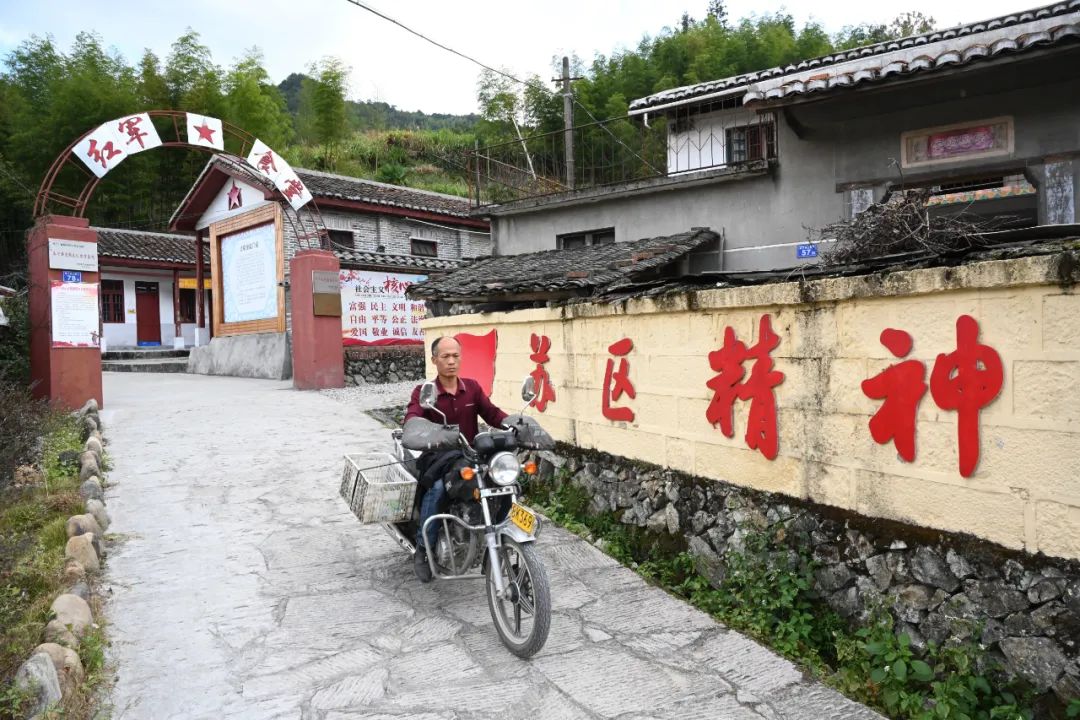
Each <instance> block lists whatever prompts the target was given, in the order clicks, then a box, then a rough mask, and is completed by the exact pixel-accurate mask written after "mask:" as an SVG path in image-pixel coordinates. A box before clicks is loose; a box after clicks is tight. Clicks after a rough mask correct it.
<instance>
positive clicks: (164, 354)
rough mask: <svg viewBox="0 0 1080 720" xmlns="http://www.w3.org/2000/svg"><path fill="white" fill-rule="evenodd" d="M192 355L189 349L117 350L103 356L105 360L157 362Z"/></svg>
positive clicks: (109, 351) (108, 351) (107, 352)
mask: <svg viewBox="0 0 1080 720" xmlns="http://www.w3.org/2000/svg"><path fill="white" fill-rule="evenodd" d="M190 353H191V350H190V349H189V348H184V349H183V350H174V349H173V348H157V347H153V348H117V349H115V350H107V351H106V352H105V353H104V354H102V356H101V359H102V360H103V361H104V360H156V359H160V358H186V357H187V356H188V355H189V354H190Z"/></svg>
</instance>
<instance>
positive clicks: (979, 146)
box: [926, 125, 994, 160]
mask: <svg viewBox="0 0 1080 720" xmlns="http://www.w3.org/2000/svg"><path fill="white" fill-rule="evenodd" d="M926 147H927V154H928V155H929V156H930V157H931V158H932V159H934V160H940V159H941V158H951V157H957V156H959V155H970V154H971V153H979V152H985V151H987V150H992V149H993V148H994V129H993V128H992V127H991V126H989V125H980V126H978V127H966V128H960V129H958V130H949V131H947V132H940V133H935V134H933V135H931V136H930V137H929V138H928V139H927V142H926Z"/></svg>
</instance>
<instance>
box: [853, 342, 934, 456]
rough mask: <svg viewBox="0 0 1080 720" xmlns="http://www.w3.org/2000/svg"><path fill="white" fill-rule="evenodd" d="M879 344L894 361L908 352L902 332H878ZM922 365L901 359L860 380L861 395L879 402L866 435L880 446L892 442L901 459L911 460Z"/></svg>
mask: <svg viewBox="0 0 1080 720" xmlns="http://www.w3.org/2000/svg"><path fill="white" fill-rule="evenodd" d="M881 344H882V345H884V346H885V347H887V348H888V349H889V352H891V353H892V354H893V355H894V356H896V357H898V358H904V357H907V354H908V353H909V352H911V345H912V341H911V335H909V334H908V333H906V332H904V331H903V330H893V329H892V328H887V329H885V330H882V331H881ZM925 377H926V366H925V365H923V364H922V363H921V362H919V361H918V360H905V361H904V362H902V363H896V364H893V365H890V366H889V367H887V368H885V369H884V370H882V371H881V372H880V373H878V374H877V375H875V376H874V377H872V378H869V379H867V380H863V382H862V391H863V393H864V394H865V395H866V396H867V397H868V398H871V399H873V400H883V401H884V402H882V403H881V407H880V408H878V411H877V412H876V413H874V416H873V417H872V418H870V436H871V437H873V438H874V440H875V441H876V442H877V443H879V444H881V445H884V444H885V443H887V442H889V441H890V440H892V441H893V442H894V443H895V445H896V452H897V453H898V454H899V455H900V457H902V458H903V459H904V460H907V461H908V462H912V461H913V460H914V459H915V415H916V413H917V412H918V410H919V403H920V402H921V401H922V398H923V395H925V394H926V383H925V382H924V378H925Z"/></svg>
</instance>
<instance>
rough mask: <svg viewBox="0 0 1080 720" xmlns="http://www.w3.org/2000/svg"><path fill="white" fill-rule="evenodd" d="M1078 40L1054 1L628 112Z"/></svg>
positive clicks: (1075, 27)
mask: <svg viewBox="0 0 1080 720" xmlns="http://www.w3.org/2000/svg"><path fill="white" fill-rule="evenodd" d="M1077 41H1080V0H1069V1H1068V2H1060V3H1055V4H1053V5H1047V6H1045V7H1041V8H1035V9H1033V10H1028V11H1026V12H1022V13H1014V14H1011V15H1004V16H1002V17H998V18H994V19H992V20H986V21H983V22H976V23H971V24H968V25H961V26H958V27H954V28H949V29H947V30H939V31H935V32H931V33H926V34H923V35H913V36H911V37H906V38H902V39H900V40H894V41H889V42H884V43H878V44H876V45H867V46H865V47H860V48H855V49H853V50H847V51H844V52H841V53H836V54H835V55H826V56H824V57H819V58H814V59H812V60H805V61H803V62H800V63H798V64H794V65H788V66H786V67H775V68H770V69H768V70H762V71H760V72H754V73H748V74H745V75H738V76H735V77H730V78H722V79H719V80H711V81H709V82H703V83H698V84H696V85H687V86H684V87H679V88H673V89H671V90H664V91H663V92H659V93H656V94H654V95H649V96H648V97H644V98H639V99H637V100H634V101H633V102H632V103H630V112H631V113H642V112H646V111H648V110H649V109H650V108H655V107H658V106H664V105H670V104H679V103H681V102H684V101H687V102H688V101H696V100H698V99H704V98H705V97H706V96H715V97H721V96H740V95H741V96H742V98H743V102H744V103H745V104H748V105H752V104H753V103H755V102H768V101H771V100H779V99H782V98H785V97H789V96H793V95H803V94H807V93H812V92H820V91H824V90H833V89H841V88H846V87H851V86H854V85H858V84H861V83H864V82H872V81H881V80H888V79H895V78H900V77H904V76H910V75H913V74H915V73H925V72H930V71H935V70H944V69H948V68H952V67H957V66H960V65H966V64H968V63H971V62H975V61H978V60H987V59H992V58H996V57H998V56H1003V55H1008V54H1014V53H1020V52H1026V51H1030V50H1035V49H1038V48H1041V47H1048V46H1052V45H1057V44H1063V43H1067V42H1077Z"/></svg>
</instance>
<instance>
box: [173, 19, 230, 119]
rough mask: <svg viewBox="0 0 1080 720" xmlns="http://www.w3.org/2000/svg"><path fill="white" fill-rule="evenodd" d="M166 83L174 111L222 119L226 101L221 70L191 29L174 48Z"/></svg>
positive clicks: (208, 50)
mask: <svg viewBox="0 0 1080 720" xmlns="http://www.w3.org/2000/svg"><path fill="white" fill-rule="evenodd" d="M165 82H166V84H167V85H168V88H169V97H170V99H171V101H172V102H171V105H172V106H173V107H174V108H179V109H182V110H187V111H189V112H195V113H199V114H202V115H213V116H215V117H220V116H221V115H222V114H223V113H222V110H224V106H225V101H224V95H223V93H222V89H221V84H222V72H221V68H220V67H218V66H217V65H216V64H214V61H213V58H212V57H211V55H210V48H208V47H206V46H205V45H203V44H202V43H200V42H199V33H197V32H195V31H194V30H192V29H191V28H188V29H187V32H185V33H184V34H183V35H181V36H180V37H179V38H177V39H176V42H174V43H173V44H172V51H171V52H170V53H169V59H168V61H167V62H166V64H165Z"/></svg>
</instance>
